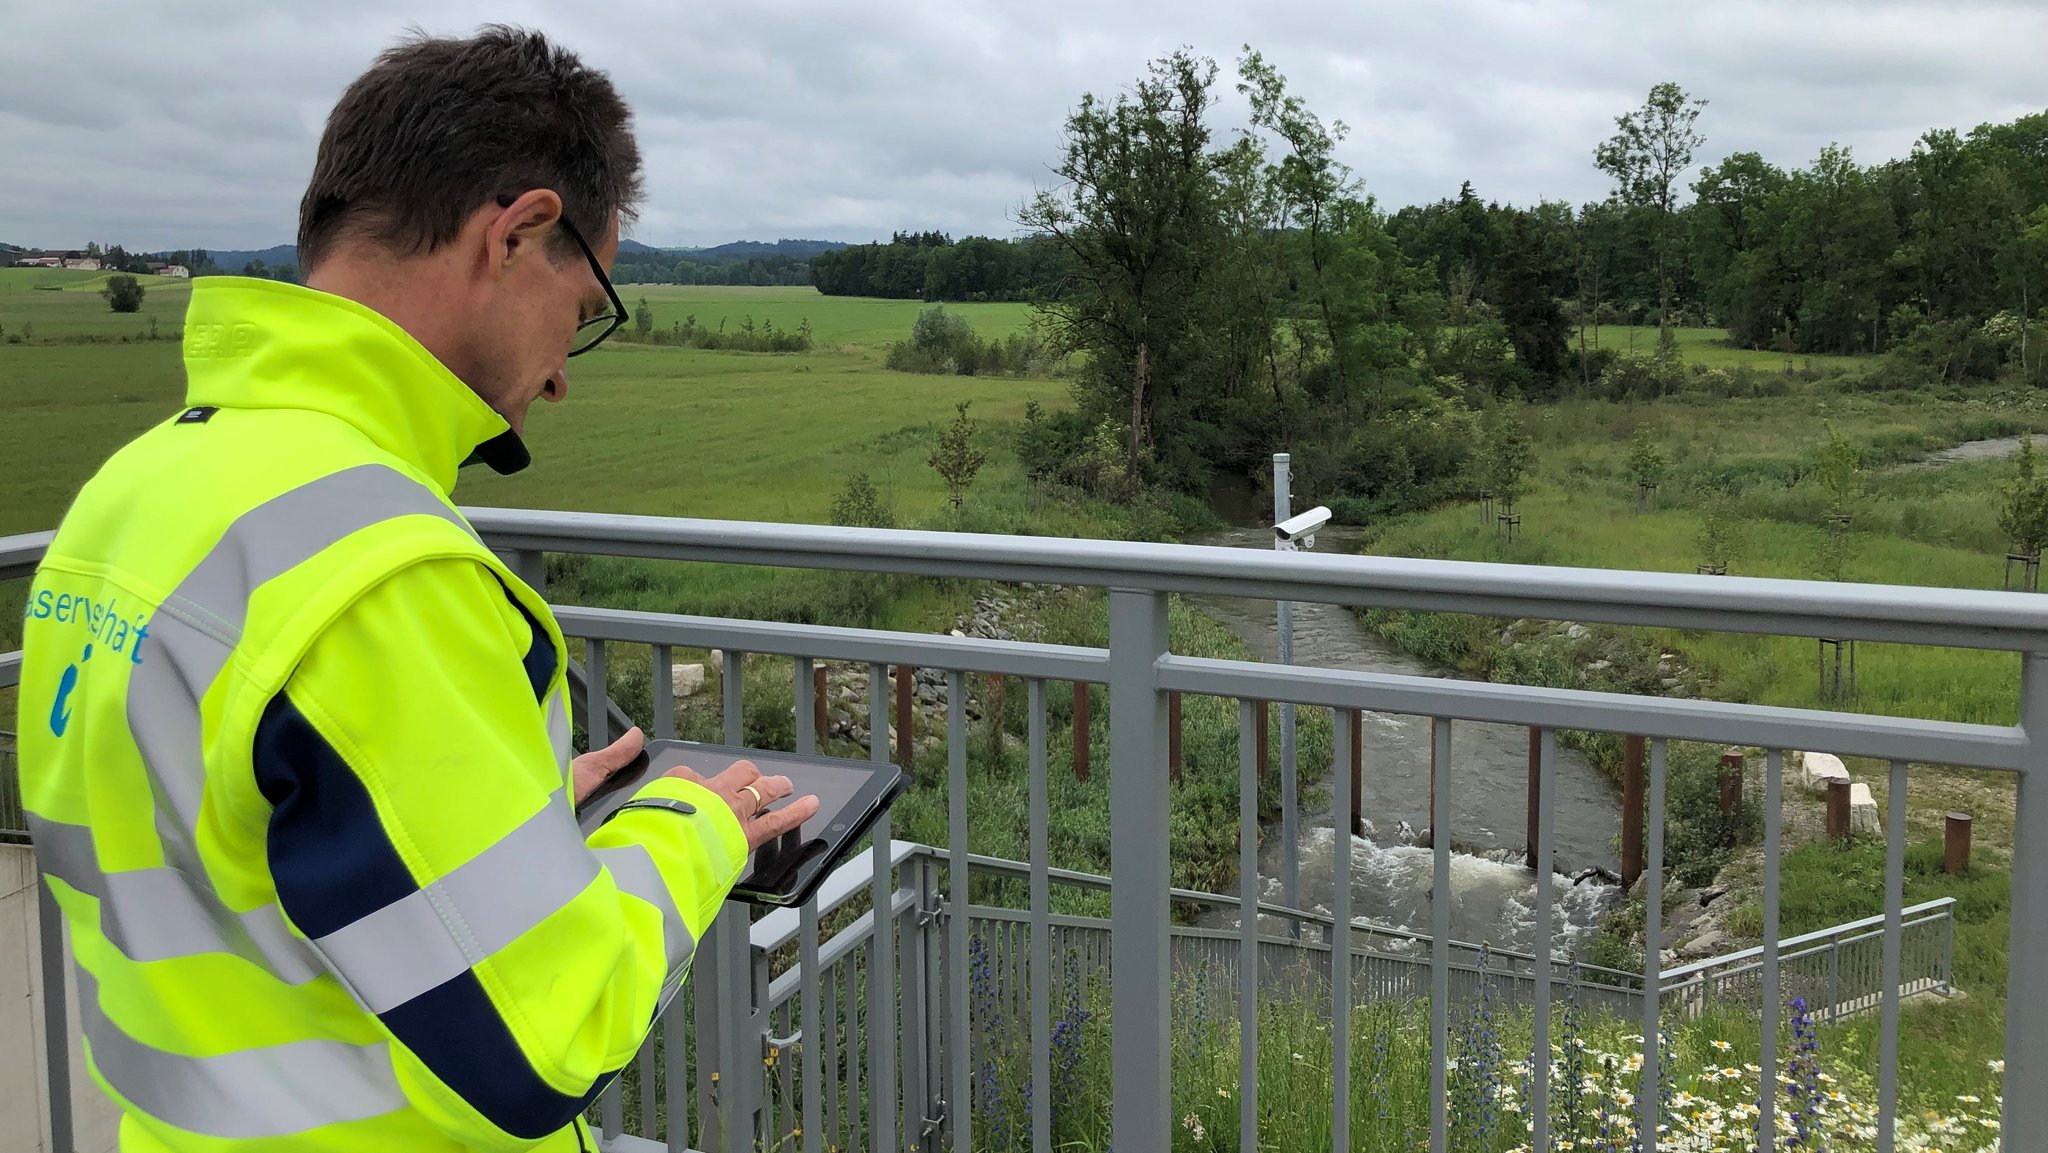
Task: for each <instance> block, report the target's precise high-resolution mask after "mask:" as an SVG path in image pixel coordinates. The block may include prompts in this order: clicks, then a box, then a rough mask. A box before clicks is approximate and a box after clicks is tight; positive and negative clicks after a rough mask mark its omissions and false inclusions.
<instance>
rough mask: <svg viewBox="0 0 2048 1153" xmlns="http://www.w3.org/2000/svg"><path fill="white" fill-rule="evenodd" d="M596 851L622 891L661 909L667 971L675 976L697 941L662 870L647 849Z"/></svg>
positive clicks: (695, 947) (627, 848)
mask: <svg viewBox="0 0 2048 1153" xmlns="http://www.w3.org/2000/svg"><path fill="white" fill-rule="evenodd" d="M595 851H596V853H597V859H598V860H599V861H601V862H603V863H604V867H605V868H606V869H607V870H608V871H610V873H611V875H612V880H613V882H615V883H616V884H617V885H618V886H619V889H620V891H621V892H626V893H631V894H632V895H633V896H635V897H638V898H640V899H641V900H643V901H646V902H647V903H648V904H650V905H653V906H654V907H655V908H657V909H660V910H661V941H662V948H663V950H664V952H665V953H666V954H667V957H668V971H669V972H671V973H674V972H675V971H677V970H678V969H681V968H682V967H683V966H684V965H686V964H688V963H689V960H690V954H691V953H693V952H695V951H696V949H697V940H696V938H695V937H693V936H691V935H690V926H689V925H687V924H685V923H684V922H683V917H682V914H681V913H678V912H677V911H676V903H675V901H674V900H673V899H672V898H670V897H669V895H668V884H667V883H666V882H664V881H663V880H662V879H661V870H660V869H658V868H656V867H655V864H654V858H653V857H652V856H650V855H649V854H648V852H647V848H646V846H644V845H621V846H619V847H618V848H615V849H598V850H595Z"/></svg>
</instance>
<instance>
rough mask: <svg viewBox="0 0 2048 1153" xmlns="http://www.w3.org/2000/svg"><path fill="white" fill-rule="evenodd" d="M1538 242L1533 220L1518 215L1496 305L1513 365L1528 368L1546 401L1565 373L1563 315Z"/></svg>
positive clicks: (1497, 282)
mask: <svg viewBox="0 0 2048 1153" xmlns="http://www.w3.org/2000/svg"><path fill="white" fill-rule="evenodd" d="M1538 244H1539V241H1538V239H1537V237H1536V236H1535V234H1534V233H1533V231H1532V230H1531V228H1530V223H1529V214H1528V213H1526V212H1517V213H1515V216H1514V222H1513V225H1512V226H1511V227H1510V228H1509V230H1508V241H1507V247H1506V248H1505V249H1504V250H1503V251H1502V252H1501V257H1500V266H1499V267H1498V268H1497V269H1496V270H1495V272H1494V276H1495V288H1494V290H1493V299H1494V304H1495V306H1496V307H1497V308H1498V309H1499V310H1500V319H1501V323H1502V324H1503V325H1505V326H1506V327H1507V335H1508V343H1509V344H1511V345H1513V346H1514V349H1515V360H1516V361H1517V362H1519V363H1520V364H1521V365H1522V366H1523V367H1525V368H1527V369H1528V370H1529V372H1530V374H1531V376H1533V377H1534V378H1535V383H1536V384H1538V385H1540V387H1539V388H1538V389H1537V390H1536V391H1537V395H1547V394H1549V393H1550V392H1551V391H1552V390H1553V389H1554V387H1555V385H1556V383H1557V377H1558V374H1559V373H1560V372H1562V371H1564V356H1565V334H1566V331H1567V328H1568V325H1567V324H1566V322H1565V318H1564V310H1563V309H1561V308H1559V307H1558V306H1557V298H1556V297H1554V296H1552V295H1551V294H1550V286H1549V284H1548V282H1547V280H1546V278H1545V276H1544V274H1543V265H1542V262H1541V257H1542V254H1541V252H1540V251H1539V249H1538Z"/></svg>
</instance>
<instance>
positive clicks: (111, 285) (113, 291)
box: [100, 275, 142, 312]
mask: <svg viewBox="0 0 2048 1153" xmlns="http://www.w3.org/2000/svg"><path fill="white" fill-rule="evenodd" d="M100 295H101V296H103V297H106V299H107V306H108V307H109V308H112V309H113V310H114V311H115V312H139V311H141V309H142V282H141V281H139V280H137V279H135V278H134V277H132V276H126V275H123V276H110V277H108V278H107V283H106V287H104V288H102V289H100Z"/></svg>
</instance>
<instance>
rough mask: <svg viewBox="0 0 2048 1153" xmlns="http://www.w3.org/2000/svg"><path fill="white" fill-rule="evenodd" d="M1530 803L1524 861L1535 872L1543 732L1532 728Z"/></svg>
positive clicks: (1530, 734)
mask: <svg viewBox="0 0 2048 1153" xmlns="http://www.w3.org/2000/svg"><path fill="white" fill-rule="evenodd" d="M1528 802H1529V805H1528V808H1529V814H1528V822H1527V824H1528V828H1527V830H1526V833H1525V835H1524V842H1523V843H1525V844H1526V845H1528V846H1529V847H1528V850H1527V851H1526V852H1525V853H1524V854H1523V855H1522V860H1523V861H1524V863H1525V865H1526V867H1527V868H1528V869H1529V870H1530V871H1531V872H1534V871H1535V869H1536V860H1537V855H1536V841H1537V839H1538V838H1537V831H1538V829H1537V817H1538V814H1539V812H1540V811H1541V809H1542V807H1543V730H1542V729H1536V728H1532V729H1530V730H1529V791H1528ZM1537 952H1542V950H1541V949H1538V950H1537Z"/></svg>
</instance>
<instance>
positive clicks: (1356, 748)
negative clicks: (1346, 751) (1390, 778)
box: [1351, 709, 1365, 837]
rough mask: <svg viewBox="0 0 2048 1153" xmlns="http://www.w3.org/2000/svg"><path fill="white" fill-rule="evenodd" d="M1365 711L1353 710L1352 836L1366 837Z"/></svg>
mask: <svg viewBox="0 0 2048 1153" xmlns="http://www.w3.org/2000/svg"><path fill="white" fill-rule="evenodd" d="M1364 782H1365V710H1364V709H1352V710H1351V835H1352V836H1354V837H1362V836H1364V835H1365V789H1364V787H1363V786H1364Z"/></svg>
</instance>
